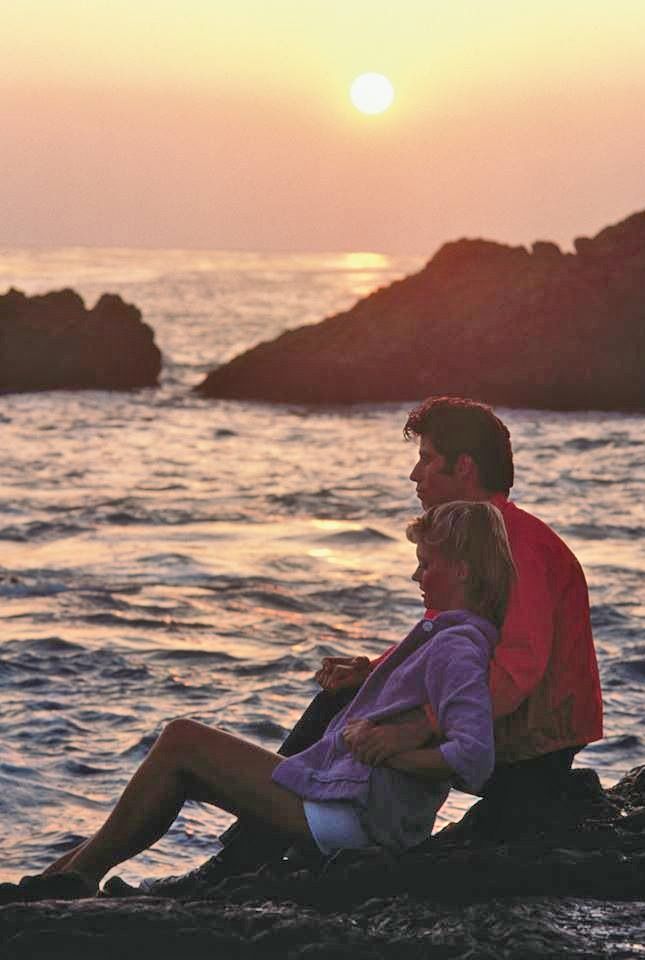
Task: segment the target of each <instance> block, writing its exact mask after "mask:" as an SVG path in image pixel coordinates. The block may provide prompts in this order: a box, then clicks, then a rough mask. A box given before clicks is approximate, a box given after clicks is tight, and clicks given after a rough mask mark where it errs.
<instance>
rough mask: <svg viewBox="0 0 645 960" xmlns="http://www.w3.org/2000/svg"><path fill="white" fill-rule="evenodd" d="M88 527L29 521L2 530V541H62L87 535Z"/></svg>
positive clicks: (0, 537) (0, 530)
mask: <svg viewBox="0 0 645 960" xmlns="http://www.w3.org/2000/svg"><path fill="white" fill-rule="evenodd" d="M88 529H89V528H88V527H87V526H83V525H81V524H78V523H54V522H52V521H47V520H29V521H26V522H25V523H22V524H12V525H11V526H8V527H3V528H2V529H0V540H12V541H14V542H15V543H33V542H35V541H41V540H60V539H62V538H64V537H74V536H77V535H78V534H79V533H86V532H87V531H88Z"/></svg>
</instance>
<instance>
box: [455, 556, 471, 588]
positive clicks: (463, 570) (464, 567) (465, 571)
mask: <svg viewBox="0 0 645 960" xmlns="http://www.w3.org/2000/svg"><path fill="white" fill-rule="evenodd" d="M455 573H456V575H457V580H459V582H460V583H465V582H466V580H467V579H468V577H469V575H470V567H469V566H468V564H467V562H466V561H465V560H457V562H456V564H455Z"/></svg>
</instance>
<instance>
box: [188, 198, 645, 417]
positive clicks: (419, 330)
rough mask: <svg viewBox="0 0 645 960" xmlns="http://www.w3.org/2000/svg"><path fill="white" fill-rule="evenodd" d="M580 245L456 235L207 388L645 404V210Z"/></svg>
mask: <svg viewBox="0 0 645 960" xmlns="http://www.w3.org/2000/svg"><path fill="white" fill-rule="evenodd" d="M575 247H576V253H575V254H563V253H562V252H561V251H560V250H559V248H558V247H557V246H556V244H552V243H549V242H547V241H537V242H536V243H535V244H533V247H532V252H531V253H529V251H528V250H526V249H525V248H524V247H510V246H505V245H503V244H498V243H493V242H491V241H485V240H459V241H457V242H454V243H447V244H445V245H444V246H443V247H441V249H440V250H439V251H438V252H437V253H436V254H435V256H434V257H433V258H432V260H431V261H430V262H429V263H428V264H427V265H426V267H425V268H424V269H423V270H421V271H420V272H419V273H417V274H415V275H413V276H410V277H406V278H405V279H404V280H400V281H397V282H395V283H393V284H391V285H390V286H389V287H386V288H383V289H380V290H377V291H375V292H374V293H372V294H370V295H369V296H367V297H365V298H364V299H362V300H359V301H358V303H357V304H356V305H355V306H354V307H352V309H351V310H348V311H346V312H344V313H340V314H337V315H336V316H333V317H330V318H328V319H326V320H323V321H322V322H321V323H318V324H315V325H313V326H306V327H299V328H297V329H294V330H289V331H287V332H286V333H284V334H282V335H281V336H280V337H278V338H277V339H275V340H273V341H271V342H268V343H261V344H259V345H258V346H256V347H254V348H253V349H252V350H249V351H247V352H246V353H244V354H242V355H240V356H238V357H235V358H234V359H233V360H231V361H230V362H229V363H226V364H224V365H223V366H221V367H219V368H217V369H215V370H213V371H211V372H210V373H209V374H208V376H207V377H206V379H205V380H204V381H203V382H202V383H201V384H200V385H199V386H198V387H197V390H198V391H199V392H201V393H202V394H203V395H204V396H208V397H228V398H238V399H255V400H262V401H271V402H287V403H332V404H335V403H359V402H382V401H401V400H414V399H418V398H419V397H424V396H429V395H432V394H434V395H437V394H461V395H464V396H469V397H474V398H475V399H480V400H484V401H487V402H489V403H494V404H504V405H509V406H528V407H540V408H552V409H608V410H611V409H624V410H641V409H644V408H645V378H644V377H643V376H642V357H643V355H644V353H645V212H642V213H637V214H634V215H633V216H631V217H629V218H628V219H627V220H625V221H623V222H622V223H619V224H617V225H616V226H612V227H608V228H606V229H605V230H602V231H601V232H600V233H599V234H598V235H597V236H596V237H594V238H585V237H583V238H579V239H577V240H576V242H575Z"/></svg>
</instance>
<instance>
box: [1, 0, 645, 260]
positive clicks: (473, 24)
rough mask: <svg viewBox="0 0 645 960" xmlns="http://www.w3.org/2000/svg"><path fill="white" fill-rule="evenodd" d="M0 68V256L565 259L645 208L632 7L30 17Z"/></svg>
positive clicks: (24, 0)
mask: <svg viewBox="0 0 645 960" xmlns="http://www.w3.org/2000/svg"><path fill="white" fill-rule="evenodd" d="M0 62H1V63H2V64H3V68H2V72H1V75H0V98H1V102H2V112H1V114H0V115H1V116H2V150H1V151H0V210H1V211H2V217H1V218H0V243H1V244H3V245H5V246H20V245H43V244H44V245H49V244H61V245H84V244H89V245H104V246H107V245H114V246H161V247H208V248H220V249H222V248H223V249H239V248H241V249H272V250H378V251H385V252H393V253H397V252H400V253H420V254H428V255H429V254H431V253H432V252H433V251H434V250H435V249H436V247H437V246H438V245H439V244H440V243H442V242H443V241H444V240H447V239H452V238H456V237H458V236H488V237H491V238H494V239H498V240H504V241H507V242H513V243H522V242H523V243H527V242H530V241H532V240H533V239H536V238H552V239H555V240H557V241H558V242H560V243H562V244H563V245H564V246H567V247H568V246H569V245H570V243H571V240H572V238H573V236H575V235H577V234H581V233H593V232H596V231H597V230H598V229H599V228H601V227H602V226H604V225H605V224H607V223H609V222H613V221H616V220H618V219H620V218H622V217H623V216H625V215H627V214H629V213H631V212H633V211H635V210H637V209H642V208H645V177H644V176H643V173H642V168H643V157H644V156H645V123H644V122H643V117H644V116H645V3H643V2H642V0H630V2H628V0H613V2H609V0H584V2H579V0H564V2H563V0H560V2H558V3H556V2H552V0H541V2H540V3H539V4H538V3H535V4H531V3H528V2H524V0H512V2H511V0H436V2H435V0H398V3H396V4H394V3H392V2H391V0H236V2H235V3H230V4H229V3H224V2H222V0H181V2H180V0H137V2H136V3H132V2H131V0H127V2H125V0H19V2H16V3H13V4H8V5H7V6H6V8H5V9H4V10H3V16H2V32H1V33H0ZM370 70H375V71H379V72H382V73H384V74H386V75H387V76H388V77H389V78H390V79H391V81H392V83H393V84H394V88H395V91H396V99H395V102H394V105H393V106H392V107H391V109H390V110H389V111H387V112H386V113H384V114H382V115H380V116H376V117H366V116H363V115H361V114H359V113H358V112H357V111H356V110H355V109H354V108H353V107H352V105H351V104H350V102H349V98H348V90H349V85H350V83H351V81H352V80H353V78H354V77H355V76H356V75H357V74H359V73H362V72H364V71H370Z"/></svg>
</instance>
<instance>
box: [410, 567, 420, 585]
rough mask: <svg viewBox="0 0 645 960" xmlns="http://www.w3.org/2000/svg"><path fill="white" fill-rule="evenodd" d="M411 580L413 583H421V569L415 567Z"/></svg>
mask: <svg viewBox="0 0 645 960" xmlns="http://www.w3.org/2000/svg"><path fill="white" fill-rule="evenodd" d="M412 579H413V580H414V582H415V583H421V567H417V569H416V570H415V571H414V573H413V574H412Z"/></svg>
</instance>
